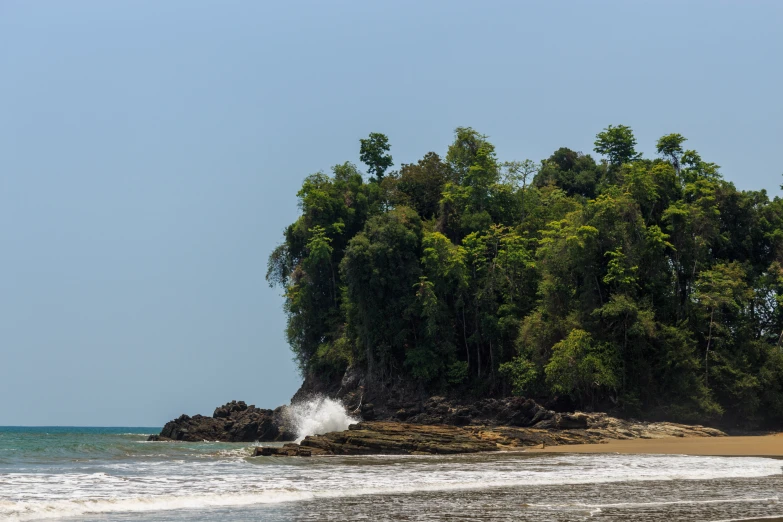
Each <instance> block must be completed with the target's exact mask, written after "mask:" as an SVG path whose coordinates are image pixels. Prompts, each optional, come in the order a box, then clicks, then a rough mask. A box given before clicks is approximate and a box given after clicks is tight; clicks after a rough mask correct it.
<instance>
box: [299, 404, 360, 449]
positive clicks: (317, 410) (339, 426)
mask: <svg viewBox="0 0 783 522" xmlns="http://www.w3.org/2000/svg"><path fill="white" fill-rule="evenodd" d="M288 417H289V422H290V423H291V425H292V426H293V427H294V429H295V430H296V442H301V441H302V439H304V438H305V437H306V436H308V435H321V434H324V433H329V432H330V431H344V430H347V429H348V426H350V425H351V424H355V423H357V422H359V419H356V418H354V417H351V416H350V415H348V413H347V412H346V411H345V406H344V405H343V403H342V402H340V401H336V400H334V399H330V398H329V397H314V398H312V399H310V400H308V401H303V402H299V403H296V404H292V405H291V406H289V407H288Z"/></svg>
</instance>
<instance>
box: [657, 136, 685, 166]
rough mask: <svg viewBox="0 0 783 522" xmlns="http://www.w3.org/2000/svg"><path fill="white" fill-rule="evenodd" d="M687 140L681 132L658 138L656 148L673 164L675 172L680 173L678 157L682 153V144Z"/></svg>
mask: <svg viewBox="0 0 783 522" xmlns="http://www.w3.org/2000/svg"><path fill="white" fill-rule="evenodd" d="M686 141H688V139H687V138H685V137H684V136H683V135H682V134H676V133H674V134H667V135H666V136H661V138H660V139H658V144H657V146H656V150H657V151H658V154H660V155H661V156H663V157H664V158H667V159H668V160H669V161H671V162H672V165H674V169H675V170H676V171H677V174H679V173H680V158H681V157H682V154H683V149H682V144H683V143H685V142H686Z"/></svg>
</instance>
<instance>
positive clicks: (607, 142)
mask: <svg viewBox="0 0 783 522" xmlns="http://www.w3.org/2000/svg"><path fill="white" fill-rule="evenodd" d="M635 147H636V138H635V137H634V135H633V131H632V130H631V127H628V126H626V125H618V126H616V127H615V126H613V125H609V126H608V127H607V128H606V129H604V130H603V131H601V132H599V133H598V134H596V136H595V149H594V150H595V151H596V152H597V153H598V154H601V155H603V156H606V157H608V158H609V164H610V165H613V166H618V165H622V164H623V163H628V162H629V161H632V160H635V159H637V158H638V157H639V155H638V154H637V153H636V148H635Z"/></svg>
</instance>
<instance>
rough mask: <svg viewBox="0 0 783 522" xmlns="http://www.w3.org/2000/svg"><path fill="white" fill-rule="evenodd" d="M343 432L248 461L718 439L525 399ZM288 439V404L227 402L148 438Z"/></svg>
mask: <svg viewBox="0 0 783 522" xmlns="http://www.w3.org/2000/svg"><path fill="white" fill-rule="evenodd" d="M354 412H355V413H356V414H357V415H358V416H360V417H361V420H357V422H356V423H354V424H351V425H350V426H349V428H348V429H347V430H344V431H333V432H330V433H324V434H320V435H309V436H307V437H305V438H304V439H303V440H302V441H301V442H300V443H299V444H296V443H288V444H285V445H283V446H282V447H271V446H262V447H258V448H256V450H255V455H256V456H308V457H309V456H313V455H373V454H393V455H431V454H456V453H477V452H488V451H507V450H520V449H524V448H531V447H546V446H550V447H551V446H563V445H574V444H596V443H603V442H607V441H611V440H628V439H660V438H673V437H721V436H725V433H723V432H722V431H720V430H717V429H714V428H706V427H703V426H689V425H685V424H677V423H670V422H639V421H633V420H624V419H618V418H615V417H611V416H609V415H607V414H605V413H584V412H575V413H558V412H554V411H552V410H549V409H546V408H544V407H543V406H541V405H540V404H538V403H536V402H535V401H533V400H531V399H524V398H521V397H509V398H505V399H483V400H480V401H477V402H475V403H474V404H471V405H465V404H455V403H453V402H451V401H449V400H447V399H445V398H443V397H431V398H430V399H428V400H427V401H424V402H423V403H421V404H417V405H413V406H412V407H410V408H407V409H406V408H400V409H398V410H397V411H396V412H394V413H393V414H389V413H386V414H385V415H384V417H385V418H382V419H379V420H376V416H377V414H376V412H375V409H374V407H373V406H372V404H362V405H361V406H359V407H358V408H356V410H354ZM295 439H296V433H295V429H294V426H293V420H292V418H291V415H290V407H286V406H281V407H279V408H277V409H275V410H265V409H260V408H256V407H255V406H253V405H250V406H248V405H247V404H246V403H244V402H243V401H232V402H230V403H227V404H225V405H223V406H220V407H218V408H216V409H215V411H214V413H213V415H212V417H205V416H202V415H194V416H192V417H190V416H188V415H182V416H180V417H179V418H177V419H174V420H172V421H170V422H168V423H166V425H165V426H164V427H163V429H162V430H161V432H160V434H159V435H151V436H150V438H149V440H152V441H186V442H201V441H205V440H207V441H223V442H261V443H263V442H286V441H293V440H295Z"/></svg>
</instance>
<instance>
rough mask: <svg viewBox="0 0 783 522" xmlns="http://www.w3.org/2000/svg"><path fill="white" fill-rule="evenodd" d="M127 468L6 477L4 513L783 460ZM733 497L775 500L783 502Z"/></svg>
mask: <svg viewBox="0 0 783 522" xmlns="http://www.w3.org/2000/svg"><path fill="white" fill-rule="evenodd" d="M314 410H316V411H317V410H318V408H314ZM316 417H317V415H316ZM305 418H310V419H312V417H305ZM368 464H369V465H368ZM119 466H120V464H118V463H112V464H110V465H104V466H103V469H104V470H105V471H104V472H97V473H96V472H92V473H90V472H82V473H57V472H54V473H40V472H38V473H30V472H22V473H18V472H17V473H4V474H0V520H8V521H11V522H24V521H28V520H36V519H44V518H59V517H66V516H77V517H78V516H80V515H86V514H90V513H97V514H101V513H111V512H141V511H166V510H179V509H209V508H216V507H226V506H248V505H253V504H265V503H278V502H296V501H308V500H314V499H319V498H332V497H355V496H360V495H387V494H406V493H411V492H421V491H461V490H463V491H464V490H476V489H491V488H499V487H513V486H536V485H560V484H563V485H565V484H588V483H609V482H640V481H671V480H709V479H724V478H737V477H748V478H754V477H765V476H771V475H779V474H780V473H781V461H778V460H774V459H763V458H743V457H731V458H725V457H686V456H665V455H599V456H594V455H558V456H552V455H541V456H532V457H531V456H526V455H521V454H517V455H503V454H495V455H474V456H454V457H439V456H438V457H404V458H400V457H353V458H334V459H328V460H326V459H291V460H290V461H289V460H288V459H274V460H270V461H261V460H256V461H250V460H245V459H242V458H239V459H238V458H236V457H235V456H233V455H232V456H230V457H228V458H226V457H220V458H216V459H215V460H212V461H204V460H202V459H194V460H187V461H182V460H176V461H175V460H166V461H149V462H146V461H135V462H133V463H122V465H121V466H122V468H120V467H119ZM695 501H696V502H697V503H698V502H704V501H705V499H695ZM734 501H735V502H768V503H770V504H776V503H777V502H778V499H777V497H771V498H758V497H756V498H746V499H742V498H739V499H734ZM680 502H682V500H674V501H673V502H672V503H680ZM690 502H693V501H692V500H685V502H684V503H690ZM708 502H709V501H708ZM664 503H666V502H664ZM640 505H644V504H643V503H640ZM615 506H617V505H612V504H589V503H585V504H582V505H576V506H575V507H576V508H578V509H580V510H584V511H585V513H587V512H599V510H600V509H601V508H606V507H615Z"/></svg>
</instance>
